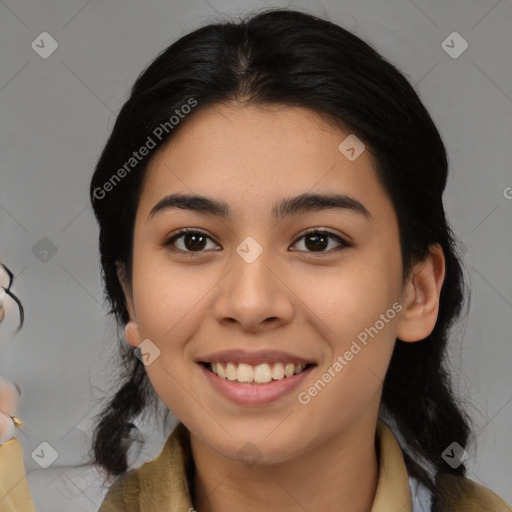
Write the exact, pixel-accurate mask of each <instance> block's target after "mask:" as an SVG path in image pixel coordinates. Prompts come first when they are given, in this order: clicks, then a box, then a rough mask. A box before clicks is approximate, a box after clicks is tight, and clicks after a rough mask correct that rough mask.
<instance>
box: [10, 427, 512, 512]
mask: <svg viewBox="0 0 512 512" xmlns="http://www.w3.org/2000/svg"><path fill="white" fill-rule="evenodd" d="M376 448H377V454H378V460H379V480H378V485H377V491H376V494H375V499H374V502H373V506H372V509H371V512H397V511H400V512H430V511H432V512H512V507H511V506H510V505H508V504H507V503H506V502H505V501H504V500H503V499H501V498H500V497H499V496H498V495H496V494H495V493H493V492H492V491H491V490H489V489H487V488H485V487H483V486H481V485H479V484H477V483H475V482H473V481H472V480H470V479H468V478H463V477H456V476H453V475H449V474H447V475H439V476H438V477H437V479H436V486H437V485H439V489H441V491H442V495H443V500H442V501H441V502H439V503H434V504H433V506H432V503H431V495H430V491H428V489H427V488H426V487H424V486H423V485H422V484H421V483H420V482H418V481H416V480H415V479H414V478H412V477H410V476H409V475H408V473H407V468H406V466H405V462H404V459H403V456H402V450H401V448H400V445H399V443H398V441H397V438H396V437H395V435H394V434H393V431H392V430H391V429H390V428H389V427H388V426H387V424H386V423H385V422H384V421H382V420H380V419H379V421H378V423H377V430H376ZM192 471H193V461H192V457H191V451H190V438H189V433H188V430H187V429H186V427H185V426H184V425H183V424H182V423H179V424H178V425H177V426H176V428H175V429H174V430H173V432H172V433H171V435H170V436H169V437H168V438H167V441H166V442H165V444H164V446H163V448H162V451H161V452H160V454H159V455H158V457H156V458H155V459H154V460H152V461H151V462H147V463H145V464H143V465H142V466H141V467H140V468H137V469H133V470H130V471H128V472H127V473H125V474H124V475H123V476H121V477H120V478H119V479H118V480H116V481H115V482H114V484H112V486H111V487H110V489H109V490H108V492H107V494H106V496H105V498H104V500H103V503H102V504H101V506H100V508H99V510H98V512H163V511H165V512H178V511H179V512H187V511H189V510H193V506H192V500H191V496H190V482H191V481H192ZM24 474H25V472H24V467H23V457H22V451H21V445H20V444H19V442H18V440H17V439H11V440H9V441H8V442H7V443H5V444H4V445H2V446H0V512H35V508H34V504H33V501H32V498H31V496H30V491H29V489H28V485H27V482H26V480H25V475H24Z"/></svg>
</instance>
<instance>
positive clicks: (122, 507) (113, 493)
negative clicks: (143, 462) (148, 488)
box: [98, 469, 139, 512]
mask: <svg viewBox="0 0 512 512" xmlns="http://www.w3.org/2000/svg"><path fill="white" fill-rule="evenodd" d="M98 512H139V471H137V470H135V469H132V470H130V471H128V472H127V473H124V474H123V475H121V476H120V477H119V478H118V479H117V480H116V481H115V482H114V483H113V484H112V485H111V486H110V488H109V490H108V491H107V494H106V495H105V497H104V498H103V502H102V503H101V506H100V508H99V509H98Z"/></svg>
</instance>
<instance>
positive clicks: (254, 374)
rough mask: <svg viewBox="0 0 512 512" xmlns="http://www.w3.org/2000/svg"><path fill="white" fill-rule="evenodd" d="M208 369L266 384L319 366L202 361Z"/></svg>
mask: <svg viewBox="0 0 512 512" xmlns="http://www.w3.org/2000/svg"><path fill="white" fill-rule="evenodd" d="M199 364H201V365H202V366H203V367H204V368H206V370H208V371H209V372H211V373H214V374H215V375H217V377H220V378H221V379H225V380H228V381H232V382H236V383H239V384H246V385H264V384H268V383H271V382H274V381H281V380H286V379H290V378H292V377H294V376H295V375H299V374H301V373H303V372H306V371H307V370H309V369H310V368H312V367H314V366H317V365H316V363H298V364H295V363H291V362H290V363H282V362H268V363H261V364H257V365H251V364H246V363H237V362H234V361H215V362H208V361H200V362H199Z"/></svg>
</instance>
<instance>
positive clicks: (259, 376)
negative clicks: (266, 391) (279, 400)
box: [254, 363, 272, 383]
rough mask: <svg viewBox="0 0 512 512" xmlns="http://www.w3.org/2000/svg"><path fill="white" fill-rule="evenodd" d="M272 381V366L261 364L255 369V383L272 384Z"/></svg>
mask: <svg viewBox="0 0 512 512" xmlns="http://www.w3.org/2000/svg"><path fill="white" fill-rule="evenodd" d="M271 380H272V373H271V372H270V366H269V365H268V364H267V363H263V364H259V365H258V366H256V368H254V381H255V382H262V383H265V382H270V381H271Z"/></svg>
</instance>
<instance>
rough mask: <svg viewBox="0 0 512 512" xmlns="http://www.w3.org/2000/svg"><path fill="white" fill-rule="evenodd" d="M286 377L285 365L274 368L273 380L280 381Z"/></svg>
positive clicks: (280, 364)
mask: <svg viewBox="0 0 512 512" xmlns="http://www.w3.org/2000/svg"><path fill="white" fill-rule="evenodd" d="M283 377H284V366H283V363H276V364H275V365H274V368H272V378H273V379H274V380H279V379H282V378H283Z"/></svg>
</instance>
